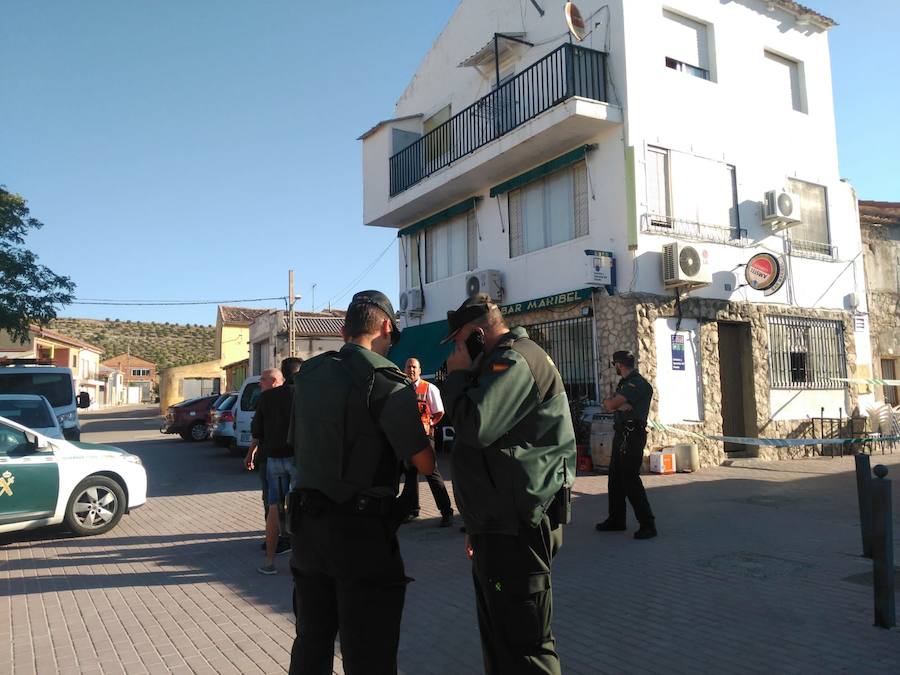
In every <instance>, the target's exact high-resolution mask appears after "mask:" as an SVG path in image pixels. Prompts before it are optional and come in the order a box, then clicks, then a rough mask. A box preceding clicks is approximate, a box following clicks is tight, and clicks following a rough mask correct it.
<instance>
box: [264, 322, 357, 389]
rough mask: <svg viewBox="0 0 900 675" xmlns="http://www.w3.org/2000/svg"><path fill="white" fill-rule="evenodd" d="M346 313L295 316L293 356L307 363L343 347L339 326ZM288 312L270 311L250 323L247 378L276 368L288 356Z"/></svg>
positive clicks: (342, 323)
mask: <svg viewBox="0 0 900 675" xmlns="http://www.w3.org/2000/svg"><path fill="white" fill-rule="evenodd" d="M344 314H345V312H343V311H340V310H329V311H325V312H295V313H294V355H295V356H299V357H300V358H302V359H304V360H306V359H309V358H312V357H313V356H316V355H317V354H322V353H324V352H327V351H330V350H337V349H340V348H341V347H342V346H343V345H344V340H343V338H342V337H341V327H342V326H343V325H344ZM287 315H288V313H287V312H285V311H283V310H270V311H268V312H266V313H265V314H261V315H260V316H258V317H256V319H254V321H253V323H251V324H250V364H249V367H250V370H249V374H250V375H259V374H260V373H261V372H262V371H264V370H265V369H266V368H277V367H278V366H279V365H280V364H281V360H282V359H284V358H287V357H288V356H289V355H290V351H291V350H290V344H289V341H290V334H289V331H288V316H287Z"/></svg>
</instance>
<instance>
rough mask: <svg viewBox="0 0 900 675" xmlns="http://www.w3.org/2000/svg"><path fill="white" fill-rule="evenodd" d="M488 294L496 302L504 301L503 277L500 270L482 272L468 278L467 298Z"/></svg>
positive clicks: (474, 273)
mask: <svg viewBox="0 0 900 675" xmlns="http://www.w3.org/2000/svg"><path fill="white" fill-rule="evenodd" d="M477 293H487V294H488V295H490V296H491V299H492V300H494V301H495V302H499V301H500V300H502V299H503V276H502V275H501V274H500V270H481V271H480V272H473V273H472V274H470V275H469V276H468V277H466V297H469V298H470V297H472V296H473V295H475V294H477Z"/></svg>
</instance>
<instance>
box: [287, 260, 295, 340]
mask: <svg viewBox="0 0 900 675" xmlns="http://www.w3.org/2000/svg"><path fill="white" fill-rule="evenodd" d="M295 300H296V298H294V270H288V356H294V346H295V345H294V342H295V341H294V333H295V332H296V330H295V327H294V301H295Z"/></svg>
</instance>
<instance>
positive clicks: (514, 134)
mask: <svg viewBox="0 0 900 675" xmlns="http://www.w3.org/2000/svg"><path fill="white" fill-rule="evenodd" d="M606 59H607V55H606V54H605V53H604V52H599V51H595V50H592V49H587V48H585V47H579V46H577V45H572V44H563V45H561V46H560V47H558V48H557V49H555V50H553V51H552V52H550V53H549V54H547V55H546V56H544V57H543V58H541V59H540V60H539V61H537V62H535V63H534V64H532V65H531V66H529V67H528V68H526V69H525V70H523V71H522V72H520V73H519V74H517V75H516V76H514V77H513V78H511V79H509V80H508V81H506V82H504V83H503V84H501V85H500V87H499V88H497V89H494V90H493V91H492V92H491V93H489V94H488V95H486V96H484V97H482V98H480V99H478V100H477V101H475V102H474V103H473V104H472V105H470V106H469V107H467V108H466V109H464V110H462V111H461V112H459V113H457V114H456V115H454V116H453V117H451V118H450V119H449V120H447V121H446V122H445V123H444V124H442V125H441V126H439V127H437V128H436V129H434V130H432V131H430V132H429V133H427V134H425V135H424V136H420V137H419V138H418V139H416V140H414V141H413V142H412V143H411V144H409V145H407V146H406V147H403V148H402V149H400V150H399V151H398V152H396V153H395V154H393V155H390V156H389V159H388V167H387V168H388V171H387V175H384V174H383V173H382V172H381V171H379V170H378V161H379V160H378V158H377V155H376V153H377V152H379V151H380V152H384V154H381V158H382V159H381V160H380V161H381V162H383V161H384V159H383V158H384V157H385V155H387V154H388V153H387V152H385V150H386V149H387V147H388V146H389V143H390V141H389V140H388V138H387V136H389V134H384V136H385V138H384V139H383V140H379V139H378V138H375V137H368V138H366V143H367V144H368V145H369V147H365V146H364V151H363V155H364V163H367V162H368V163H369V165H370V166H371V167H372V171H371V172H367V175H366V182H367V183H369V184H368V185H366V196H365V201H366V204H365V215H364V218H365V221H366V224H368V225H383V226H393V227H397V226H400V225H402V224H403V223H404V222H405V221H409V220H410V219H414V218H418V217H422V216H424V215H428V213H430V212H433V211H435V210H438V209H440V208H444V207H445V206H446V205H447V204H449V203H452V200H453V199H455V198H457V197H458V198H460V199H461V198H465V197H466V196H470V195H471V194H472V192H473V191H476V190H481V189H483V188H484V187H485V186H486V185H488V184H490V183H491V182H499V181H500V180H503V179H504V178H507V177H508V176H509V175H511V174H513V173H516V172H519V171H522V170H525V169H528V168H529V167H530V166H533V165H535V164H538V163H541V162H543V161H546V160H547V159H550V158H552V157H554V156H556V155H559V154H561V153H563V152H565V151H567V150H570V149H571V148H572V147H575V146H576V145H579V144H583V143H586V142H588V141H589V140H590V139H592V138H595V137H596V136H598V135H599V134H601V133H602V132H603V131H605V130H606V129H608V128H610V127H611V126H612V125H618V124H620V123H621V121H622V113H621V110H620V109H619V108H618V107H617V106H610V105H608V104H607V102H606V99H607V82H606V80H607V77H606V72H607V63H606ZM403 119H404V120H405V121H403V122H401V123H400V124H405V125H407V126H406V127H404V130H405V131H407V132H410V131H413V127H412V125H411V123H410V122H409V121H408V118H403ZM400 124H398V127H399V126H400ZM416 124H418V125H419V129H420V130H421V122H420V121H418V120H417V121H416ZM373 136H374V134H373ZM495 141H499V142H495ZM488 146H489V147H488ZM367 155H368V156H369V157H370V158H371V159H369V160H367V159H366V157H367ZM381 166H384V165H383V164H382V165H381ZM438 172H440V179H438V178H437V177H435V178H434V179H433V180H428V179H429V177H431V176H432V175H434V174H436V173H438ZM377 174H380V175H377Z"/></svg>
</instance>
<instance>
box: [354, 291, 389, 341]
mask: <svg viewBox="0 0 900 675" xmlns="http://www.w3.org/2000/svg"><path fill="white" fill-rule="evenodd" d="M353 305H374V306H375V307H377V308H378V309H380V310H381V311H382V312H384V313H385V314H387V316H388V318H389V319H390V320H391V343H392V344H396V343H397V342H398V341H399V340H400V327H399V326H398V325H397V318H396V314H395V313H394V306H393V305H391V301H390V300H388V297H387V296H386V295H385V294H384V293H382V292H381V291H360V292H359V293H357V294H356V295H354V296H353V299H352V300H350V307H353ZM349 309H350V308H349V307H348V311H349Z"/></svg>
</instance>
